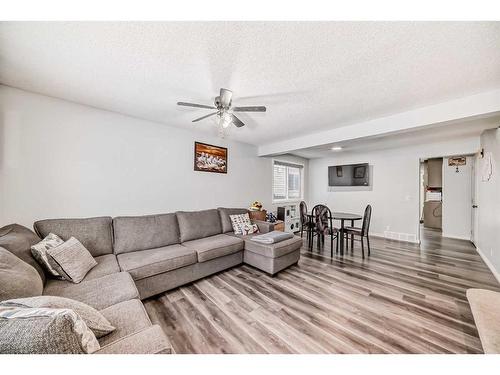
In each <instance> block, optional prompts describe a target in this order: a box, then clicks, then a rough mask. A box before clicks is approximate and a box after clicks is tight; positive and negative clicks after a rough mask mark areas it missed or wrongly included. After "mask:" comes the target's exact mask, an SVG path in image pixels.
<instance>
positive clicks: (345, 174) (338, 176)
mask: <svg viewBox="0 0 500 375" xmlns="http://www.w3.org/2000/svg"><path fill="white" fill-rule="evenodd" d="M369 184H370V167H369V165H368V163H363V164H347V165H333V166H330V167H328V186H368V185H369Z"/></svg>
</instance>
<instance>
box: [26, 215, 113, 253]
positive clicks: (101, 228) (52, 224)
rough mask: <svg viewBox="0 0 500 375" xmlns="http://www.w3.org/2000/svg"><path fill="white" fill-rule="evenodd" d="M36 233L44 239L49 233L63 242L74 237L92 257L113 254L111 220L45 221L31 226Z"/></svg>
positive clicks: (102, 218) (105, 218)
mask: <svg viewBox="0 0 500 375" xmlns="http://www.w3.org/2000/svg"><path fill="white" fill-rule="evenodd" d="M33 228H35V231H36V233H37V234H38V235H39V236H40V237H42V238H44V237H45V236H47V235H48V234H49V233H50V232H52V233H54V234H57V235H58V236H59V237H61V238H62V239H63V240H64V241H67V240H68V239H69V238H70V237H75V238H76V239H77V240H78V241H80V242H81V243H82V244H83V246H85V247H86V248H87V250H88V251H90V253H91V254H92V255H93V256H95V257H96V256H99V255H104V254H111V253H113V235H112V233H113V232H112V226H111V218H110V217H108V216H105V217H91V218H86V219H47V220H40V221H37V222H35V224H33Z"/></svg>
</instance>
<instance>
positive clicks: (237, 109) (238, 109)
mask: <svg viewBox="0 0 500 375" xmlns="http://www.w3.org/2000/svg"><path fill="white" fill-rule="evenodd" d="M233 111H235V112H265V111H266V107H264V106H256V105H255V106H249V107H233Z"/></svg>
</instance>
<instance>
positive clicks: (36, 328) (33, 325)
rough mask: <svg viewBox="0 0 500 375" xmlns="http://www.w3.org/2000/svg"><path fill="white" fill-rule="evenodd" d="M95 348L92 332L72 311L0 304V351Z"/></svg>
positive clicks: (61, 351)
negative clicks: (0, 305)
mask: <svg viewBox="0 0 500 375" xmlns="http://www.w3.org/2000/svg"><path fill="white" fill-rule="evenodd" d="M99 349H100V345H99V342H98V341H97V339H96V337H95V335H94V334H93V333H92V331H91V330H90V329H89V328H88V327H87V325H86V324H85V322H84V321H83V319H82V318H80V316H79V315H78V314H77V313H75V312H74V311H73V310H70V309H47V308H24V307H6V306H4V307H0V353H10V354H80V353H94V352H95V351H97V350H99Z"/></svg>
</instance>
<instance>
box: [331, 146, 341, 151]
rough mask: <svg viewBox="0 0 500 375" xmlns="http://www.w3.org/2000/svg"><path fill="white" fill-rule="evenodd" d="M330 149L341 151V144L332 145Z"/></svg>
mask: <svg viewBox="0 0 500 375" xmlns="http://www.w3.org/2000/svg"><path fill="white" fill-rule="evenodd" d="M331 150H332V151H341V150H342V147H341V146H333V147H332V148H331Z"/></svg>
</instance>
